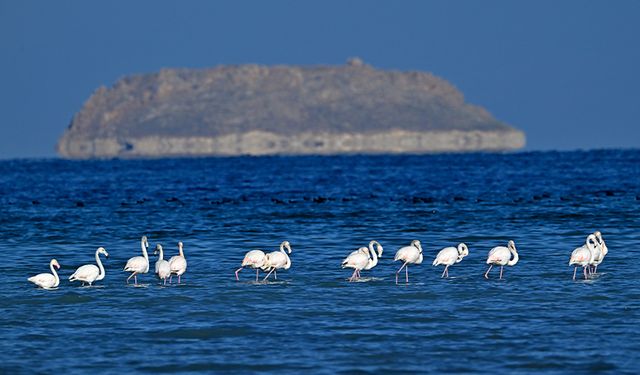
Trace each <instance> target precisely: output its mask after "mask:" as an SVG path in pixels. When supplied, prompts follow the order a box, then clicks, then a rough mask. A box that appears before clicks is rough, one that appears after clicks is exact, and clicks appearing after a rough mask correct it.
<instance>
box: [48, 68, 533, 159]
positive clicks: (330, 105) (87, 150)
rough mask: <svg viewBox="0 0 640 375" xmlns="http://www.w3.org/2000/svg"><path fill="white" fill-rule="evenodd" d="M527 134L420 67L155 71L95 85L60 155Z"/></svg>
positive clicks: (484, 145) (417, 142)
mask: <svg viewBox="0 0 640 375" xmlns="http://www.w3.org/2000/svg"><path fill="white" fill-rule="evenodd" d="M524 143H525V137H524V134H523V133H522V132H521V131H519V130H517V129H514V128H512V127H510V126H508V125H506V124H504V123H502V122H500V121H498V120H496V119H495V118H493V117H492V116H491V114H489V113H488V112H487V111H486V110H484V109H483V108H481V107H478V106H475V105H471V104H467V103H465V102H464V97H463V95H462V94H461V93H460V92H459V91H458V90H457V89H456V88H455V87H453V86H452V85H451V84H449V83H448V82H446V81H445V80H443V79H441V78H438V77H436V76H434V75H432V74H430V73H426V72H400V71H386V70H379V69H374V68H373V67H371V66H369V65H366V64H364V63H363V62H362V61H361V60H359V59H350V60H349V61H348V62H347V64H345V65H343V66H261V65H240V66H219V67H215V68H211V69H163V70H161V71H160V72H158V73H153V74H144V75H135V76H130V77H125V78H122V79H120V80H119V81H117V82H116V83H115V84H114V85H113V86H112V87H110V88H106V87H100V88H98V89H97V90H96V91H95V92H94V93H93V95H91V97H90V98H89V99H88V100H87V102H86V103H85V104H84V106H83V107H82V109H81V110H80V111H79V112H78V113H77V114H76V115H75V116H74V118H73V120H72V121H71V124H70V125H69V127H68V129H67V130H66V132H65V133H64V135H63V136H62V137H61V139H60V140H59V142H58V145H57V151H58V153H59V154H60V155H61V156H63V157H66V158H79V159H84V158H113V157H120V158H134V157H168V156H216V155H219V156H226V155H271V154H292V155H299V154H344V153H430V152H456V151H504V150H514V149H518V148H521V147H523V146H524Z"/></svg>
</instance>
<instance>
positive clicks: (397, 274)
mask: <svg viewBox="0 0 640 375" xmlns="http://www.w3.org/2000/svg"><path fill="white" fill-rule="evenodd" d="M406 265H407V263H404V264H403V265H402V267H400V269H399V270H398V271H397V272H396V285H398V274H399V273H400V271H402V269H403V268H404V267H405V266H406Z"/></svg>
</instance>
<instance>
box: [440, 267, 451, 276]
mask: <svg viewBox="0 0 640 375" xmlns="http://www.w3.org/2000/svg"><path fill="white" fill-rule="evenodd" d="M447 268H449V266H445V267H444V271H442V276H440V278H441V279H442V278H443V277H444V275H446V274H447Z"/></svg>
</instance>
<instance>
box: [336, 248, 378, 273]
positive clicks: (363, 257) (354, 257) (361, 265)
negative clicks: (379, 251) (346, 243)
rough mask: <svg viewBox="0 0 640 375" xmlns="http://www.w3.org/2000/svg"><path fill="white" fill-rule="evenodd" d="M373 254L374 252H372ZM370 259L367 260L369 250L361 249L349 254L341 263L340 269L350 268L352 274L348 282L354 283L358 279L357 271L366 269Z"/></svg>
mask: <svg viewBox="0 0 640 375" xmlns="http://www.w3.org/2000/svg"><path fill="white" fill-rule="evenodd" d="M374 253H375V250H374ZM376 259H377V258H376ZM370 261H371V259H370V258H369V249H367V248H366V247H361V248H359V249H358V250H356V251H353V252H351V254H349V255H348V256H347V257H346V258H345V259H344V260H343V261H342V268H352V269H353V274H352V275H351V277H350V278H349V281H355V280H357V279H359V278H360V275H359V273H358V272H359V271H361V270H363V269H366V267H367V265H369V263H370Z"/></svg>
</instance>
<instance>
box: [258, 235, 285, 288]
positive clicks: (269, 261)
mask: <svg viewBox="0 0 640 375" xmlns="http://www.w3.org/2000/svg"><path fill="white" fill-rule="evenodd" d="M285 249H287V251H285ZM291 251H292V250H291V245H290V244H289V241H283V242H282V243H281V244H280V251H272V252H270V253H268V254H266V255H265V262H264V265H263V266H262V270H263V271H267V270H269V273H267V276H265V278H264V279H263V280H265V281H266V280H267V279H268V278H269V276H270V275H271V273H273V272H277V270H279V269H283V270H288V269H289V268H291V259H290V258H289V255H287V252H288V253H289V254H291ZM274 278H275V279H276V280H277V279H278V275H277V273H275V274H274Z"/></svg>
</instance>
